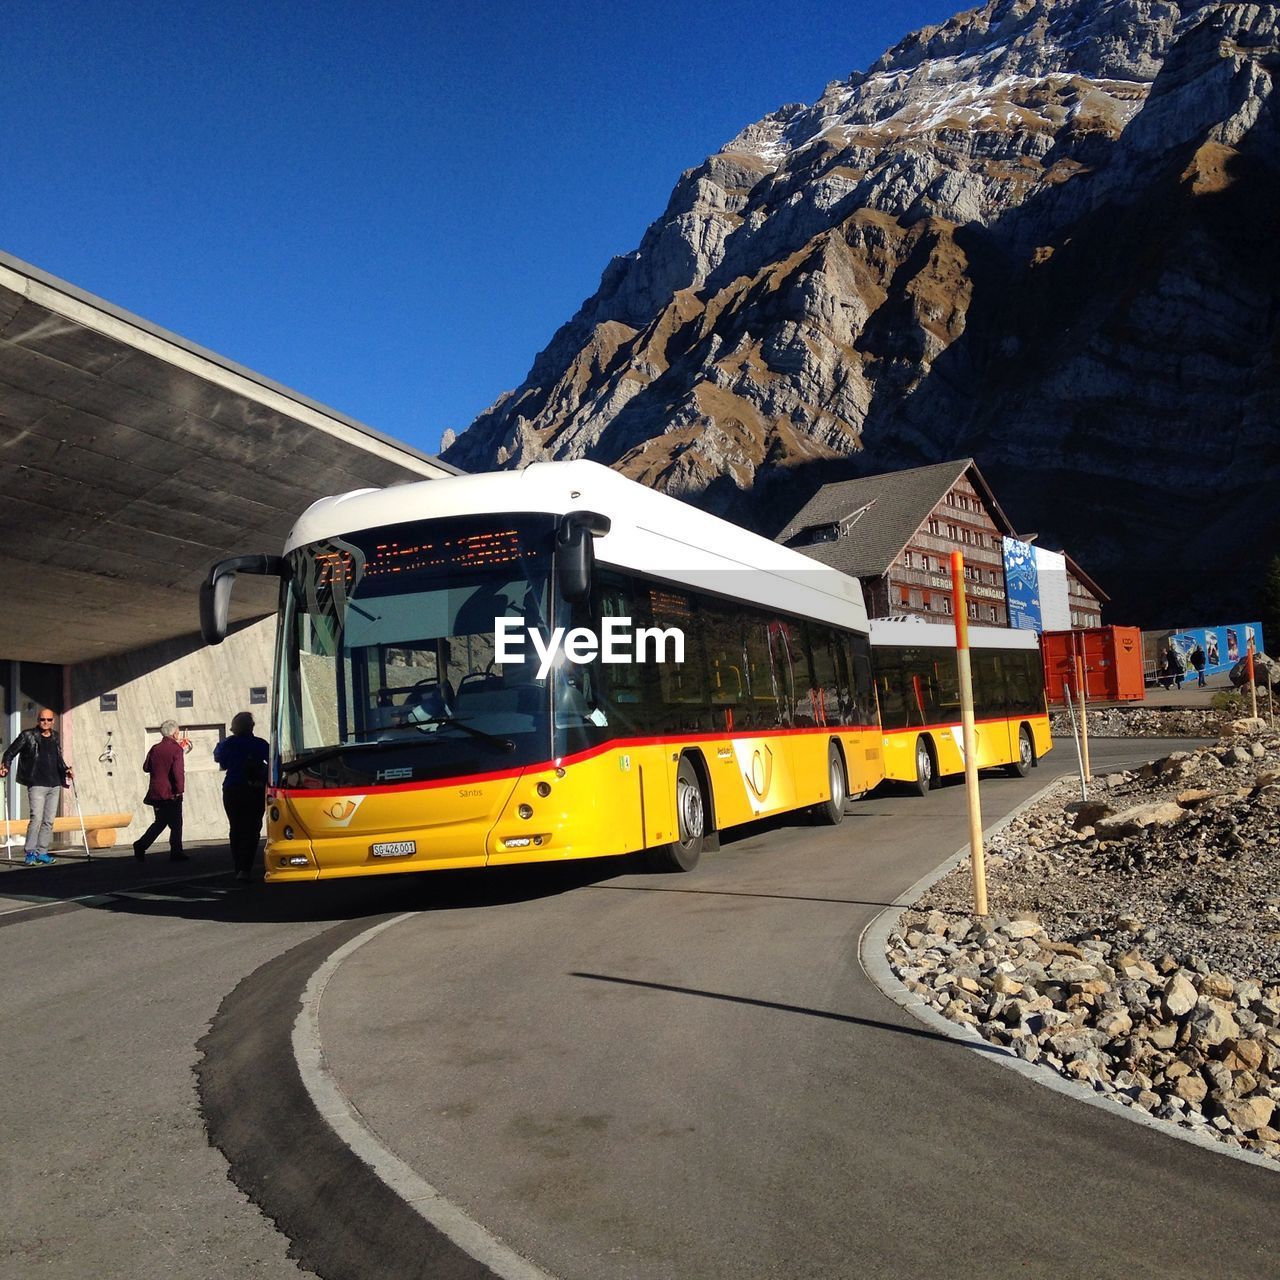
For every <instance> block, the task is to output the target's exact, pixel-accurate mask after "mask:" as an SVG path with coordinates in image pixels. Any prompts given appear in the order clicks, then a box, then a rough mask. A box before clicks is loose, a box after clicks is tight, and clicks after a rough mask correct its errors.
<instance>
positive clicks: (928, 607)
mask: <svg viewBox="0 0 1280 1280" xmlns="http://www.w3.org/2000/svg"><path fill="white" fill-rule="evenodd" d="M922 607H923V608H924V611H925V613H932V612H933V597H932V596H931V595H930V594H929V593H928V592H927V591H926V592H925V593H924V601H923V603H922Z"/></svg>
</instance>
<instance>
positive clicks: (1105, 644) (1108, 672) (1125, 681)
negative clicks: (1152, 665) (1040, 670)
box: [1040, 627, 1145, 706]
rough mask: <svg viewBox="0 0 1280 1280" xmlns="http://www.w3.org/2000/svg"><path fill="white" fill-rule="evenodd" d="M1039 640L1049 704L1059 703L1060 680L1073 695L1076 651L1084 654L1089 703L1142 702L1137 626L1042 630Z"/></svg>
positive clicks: (1140, 650) (1059, 704)
mask: <svg viewBox="0 0 1280 1280" xmlns="http://www.w3.org/2000/svg"><path fill="white" fill-rule="evenodd" d="M1040 641H1041V644H1040V652H1041V653H1042V654H1043V656H1044V687H1045V693H1046V694H1047V695H1048V698H1049V701H1050V702H1051V703H1053V704H1055V705H1057V706H1061V705H1063V703H1064V701H1065V700H1064V698H1063V696H1062V684H1063V681H1064V680H1070V682H1071V684H1070V688H1071V696H1072V698H1075V696H1076V677H1075V659H1076V655H1077V654H1080V655H1082V656H1083V657H1084V670H1085V685H1084V689H1085V696H1086V697H1087V698H1088V700H1089V701H1090V702H1141V701H1142V699H1143V697H1144V695H1145V686H1144V683H1143V679H1142V632H1141V631H1140V630H1139V629H1138V628H1137V627H1087V628H1084V629H1082V630H1080V631H1046V632H1045V633H1044V635H1043V636H1041V637H1040Z"/></svg>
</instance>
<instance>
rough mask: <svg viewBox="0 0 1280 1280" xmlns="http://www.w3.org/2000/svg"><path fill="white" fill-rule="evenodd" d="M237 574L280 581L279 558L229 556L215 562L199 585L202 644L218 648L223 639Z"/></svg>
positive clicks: (281, 560) (282, 565)
mask: <svg viewBox="0 0 1280 1280" xmlns="http://www.w3.org/2000/svg"><path fill="white" fill-rule="evenodd" d="M237 573H254V574H261V575H262V576H263V577H268V578H272V577H274V578H280V577H283V576H284V574H285V563H284V557H283V556H231V557H230V558H229V559H227V560H219V561H218V563H217V564H215V565H214V566H213V568H212V569H210V570H209V576H208V577H207V578H206V579H205V580H204V581H203V582H202V583H201V584H200V634H201V635H202V636H203V637H204V642H205V644H221V643H222V642H223V640H225V639H226V636H227V618H228V615H229V613H230V610H231V590H232V588H233V587H234V586H235V584H236V574H237Z"/></svg>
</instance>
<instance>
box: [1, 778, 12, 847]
mask: <svg viewBox="0 0 1280 1280" xmlns="http://www.w3.org/2000/svg"><path fill="white" fill-rule="evenodd" d="M0 812H3V814H4V860H5V861H6V862H12V861H13V832H11V831H10V830H9V779H8V778H0Z"/></svg>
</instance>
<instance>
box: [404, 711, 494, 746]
mask: <svg viewBox="0 0 1280 1280" xmlns="http://www.w3.org/2000/svg"><path fill="white" fill-rule="evenodd" d="M422 724H442V725H451V726H453V727H455V728H458V729H461V730H462V732H463V733H469V734H471V736H472V737H473V738H481V739H483V740H484V741H485V742H491V743H492V744H493V745H494V746H495V747H498V748H499V749H500V750H502V751H514V750H515V749H516V744H515V743H514V742H512V741H511V739H510V738H499V737H498V735H497V734H496V733H486V732H485V731H484V730H483V729H477V728H475V727H474V726H472V725H469V724H468V723H467V722H466V721H465V720H459V719H457V717H456V716H423V717H422V719H420V720H414V721H413V722H412V723H410V724H403V725H399V726H398V727H399V728H401V729H414V728H417V726H418V725H422Z"/></svg>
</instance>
